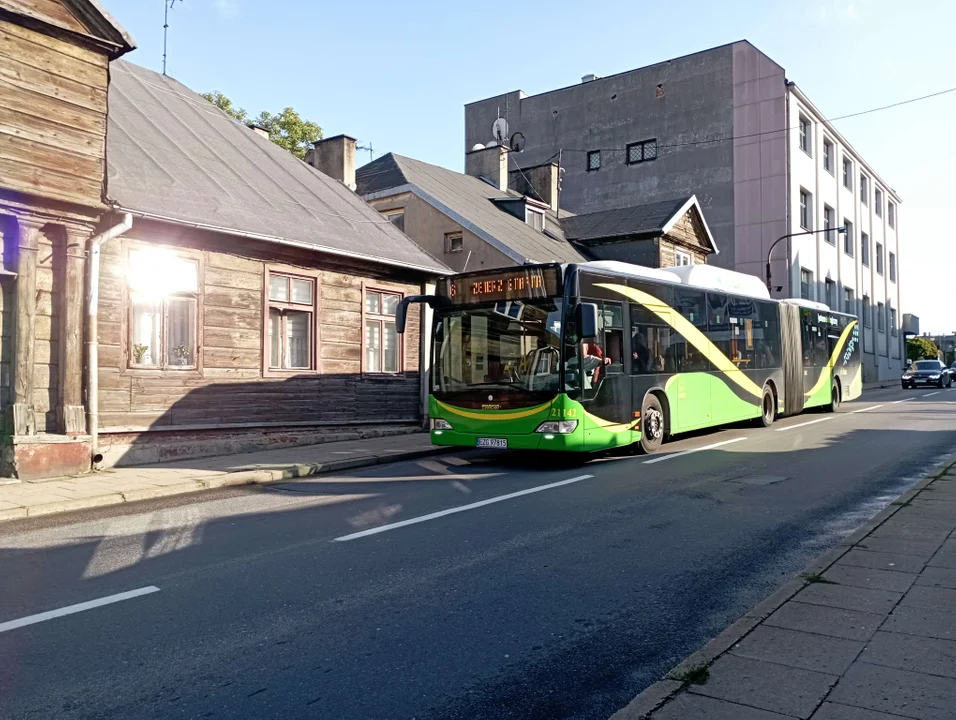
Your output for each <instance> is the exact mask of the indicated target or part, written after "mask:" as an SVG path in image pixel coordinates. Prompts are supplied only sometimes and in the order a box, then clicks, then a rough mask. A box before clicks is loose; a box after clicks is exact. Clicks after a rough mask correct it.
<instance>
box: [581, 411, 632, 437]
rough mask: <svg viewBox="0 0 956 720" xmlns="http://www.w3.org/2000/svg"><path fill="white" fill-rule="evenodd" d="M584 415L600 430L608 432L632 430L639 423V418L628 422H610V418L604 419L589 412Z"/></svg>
mask: <svg viewBox="0 0 956 720" xmlns="http://www.w3.org/2000/svg"><path fill="white" fill-rule="evenodd" d="M585 416H586V417H587V419H588V420H590V421H591V422H592V423H594V424H595V425H597V426H598V427H599V428H601V429H602V430H607V431H608V432H612V433H617V432H623V431H624V430H633V429H634V428H636V427H637V426H638V425H640V424H641V420H640V418H638V419H637V420H634V421H633V422H629V423H615V422H611V421H610V420H605V419H604V418H599V417H598V416H597V415H592V414H591V413H585Z"/></svg>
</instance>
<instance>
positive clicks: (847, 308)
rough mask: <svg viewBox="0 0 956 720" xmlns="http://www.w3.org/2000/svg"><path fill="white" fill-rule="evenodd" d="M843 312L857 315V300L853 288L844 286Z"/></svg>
mask: <svg viewBox="0 0 956 720" xmlns="http://www.w3.org/2000/svg"><path fill="white" fill-rule="evenodd" d="M843 312H845V313H846V314H847V315H856V300H855V299H854V297H853V288H843Z"/></svg>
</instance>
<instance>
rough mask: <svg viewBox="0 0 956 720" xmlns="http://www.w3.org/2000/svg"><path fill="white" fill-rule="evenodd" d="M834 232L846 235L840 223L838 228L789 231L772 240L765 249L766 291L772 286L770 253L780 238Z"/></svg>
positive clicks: (769, 290)
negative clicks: (766, 249)
mask: <svg viewBox="0 0 956 720" xmlns="http://www.w3.org/2000/svg"><path fill="white" fill-rule="evenodd" d="M834 231H835V232H836V234H837V235H846V228H845V227H843V226H842V225H841V226H840V227H838V228H823V229H822V230H804V231H803V232H796V233H789V234H787V235H782V236H781V237H778V238H777V239H776V240H774V241H773V245H771V246H770V249H769V250H768V251H767V292H770V293H772V292H773V286H772V285H771V284H770V255H771V253H773V249H774V248H775V247H777V243H778V242H780V241H781V240H786V239H788V238H792V237H799V236H801V235H817V234H818V233H827V232H834Z"/></svg>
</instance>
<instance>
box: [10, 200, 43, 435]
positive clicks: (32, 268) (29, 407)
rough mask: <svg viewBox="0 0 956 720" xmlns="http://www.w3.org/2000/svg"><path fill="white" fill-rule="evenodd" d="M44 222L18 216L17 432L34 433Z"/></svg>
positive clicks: (14, 427)
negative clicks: (39, 247) (39, 255)
mask: <svg viewBox="0 0 956 720" xmlns="http://www.w3.org/2000/svg"><path fill="white" fill-rule="evenodd" d="M44 224H45V223H44V222H43V221H42V220H38V219H35V218H23V217H17V253H16V258H15V262H16V272H17V291H16V303H15V308H16V315H15V322H16V333H15V334H14V337H13V347H14V350H13V356H14V362H13V398H12V399H13V404H12V406H11V407H12V414H13V417H12V423H11V429H12V430H13V434H14V435H35V434H36V420H35V418H34V415H33V366H34V358H35V353H34V345H33V338H34V337H35V336H36V309H37V240H38V237H39V235H40V228H41V227H43V225H44Z"/></svg>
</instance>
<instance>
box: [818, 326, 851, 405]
mask: <svg viewBox="0 0 956 720" xmlns="http://www.w3.org/2000/svg"><path fill="white" fill-rule="evenodd" d="M856 323H857V321H856V320H854V321H853V322H851V323H850V324H849V325H847V326H846V329H844V331H843V334H842V335H840V340H839V341H838V342H837V344H836V346H835V347H834V348H833V354H832V355H830V362H828V363H827V365H826V367H824V368H822V369H821V370H820V377H818V378H817V383H816V385H814V386H813V388H812V389H811V390H810V392H808V393H807V397H811V396H812V395H814V394H815V393H817V392H818V391H819V390H820V388H822V387H823V386H824V385H826V384H827V381H829V379H830V376H831V374H832V373H833V368H834V366H835V365H836V363H837V360H838V359H839V357H840V355H842V354H843V346H844V345H846V341H847V339H848V338H849V337H850V333H851V332H852V331H853V328H854V327H855V326H856Z"/></svg>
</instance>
